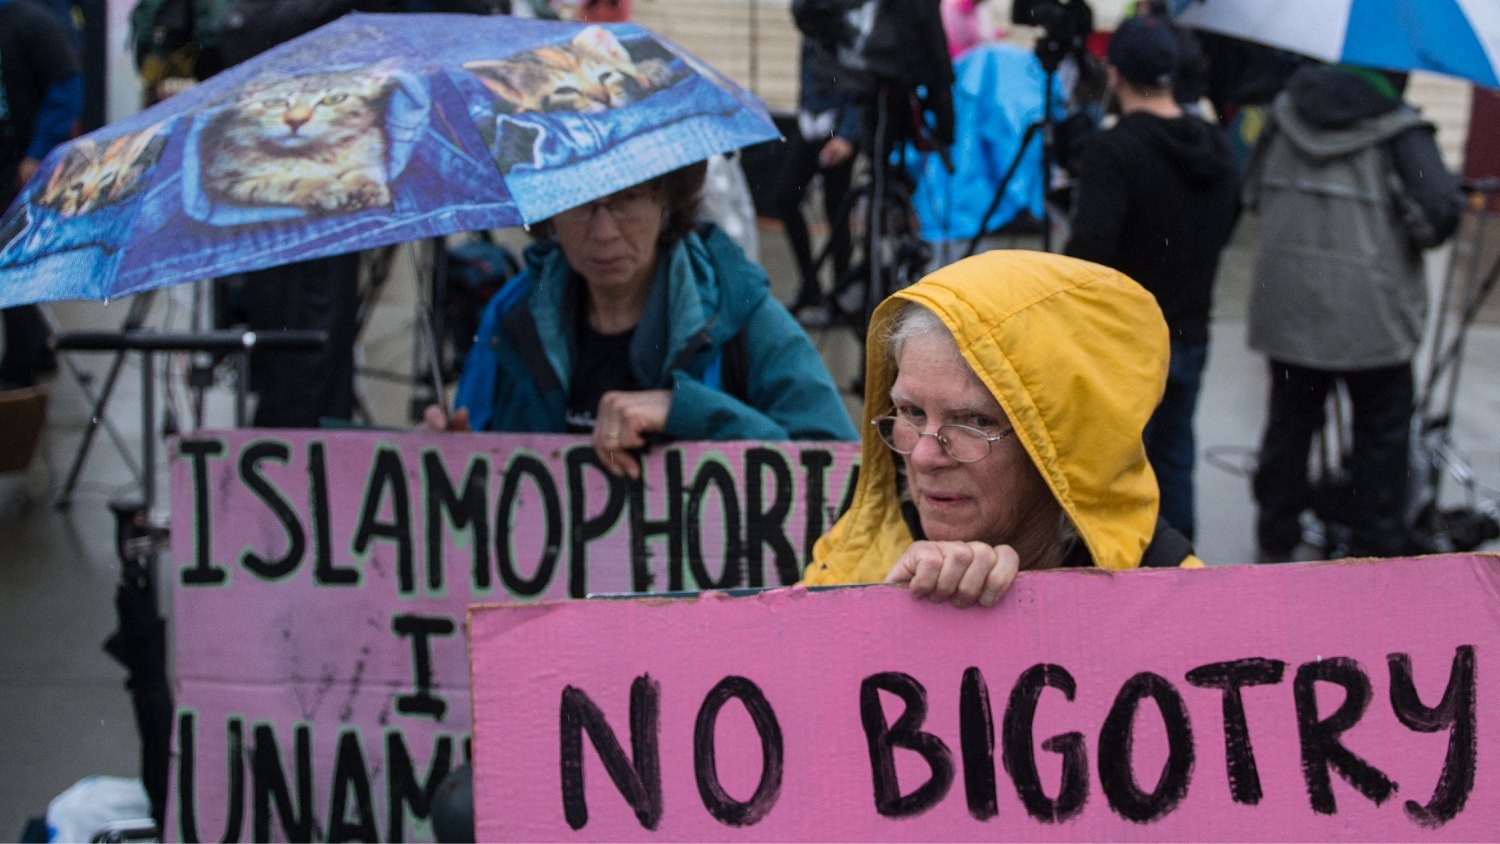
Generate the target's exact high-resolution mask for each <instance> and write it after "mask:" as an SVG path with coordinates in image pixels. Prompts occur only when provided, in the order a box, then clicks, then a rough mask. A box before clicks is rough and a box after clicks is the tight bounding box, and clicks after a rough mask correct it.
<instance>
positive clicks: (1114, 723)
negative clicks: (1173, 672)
mask: <svg viewBox="0 0 1500 844" xmlns="http://www.w3.org/2000/svg"><path fill="white" fill-rule="evenodd" d="M1148 697H1149V698H1151V699H1152V700H1154V701H1156V708H1157V710H1158V711H1159V712H1160V713H1161V720H1162V725H1163V726H1164V727H1165V728H1166V733H1167V761H1166V763H1165V764H1164V765H1162V771H1161V774H1160V775H1159V776H1158V777H1157V780H1156V787H1155V788H1153V789H1152V790H1151V791H1150V792H1145V791H1142V790H1141V789H1140V786H1138V785H1136V781H1135V771H1134V768H1133V765H1132V764H1131V762H1132V759H1131V755H1132V754H1131V749H1132V747H1133V745H1134V743H1135V714H1136V711H1137V710H1138V709H1139V708H1140V702H1141V701H1142V700H1143V699H1145V698H1148ZM1194 756H1195V751H1194V748H1193V727H1192V724H1191V723H1190V722H1189V721H1188V711H1187V704H1185V703H1183V700H1182V695H1180V694H1178V693H1177V689H1176V688H1175V687H1174V686H1173V685H1172V683H1171V682H1170V681H1169V680H1167V678H1165V677H1163V676H1161V675H1160V674H1152V673H1151V672H1149V671H1143V672H1141V673H1139V674H1137V675H1135V676H1134V677H1131V678H1130V679H1129V680H1126V681H1125V685H1123V686H1121V687H1120V693H1119V694H1117V695H1115V702H1114V705H1113V706H1111V707H1110V708H1109V714H1108V715H1107V716H1105V718H1104V726H1103V728H1101V729H1100V731H1099V787H1100V788H1102V789H1103V790H1104V796H1105V797H1106V798H1108V799H1109V807H1110V808H1111V809H1114V810H1115V813H1116V814H1118V815H1119V816H1120V817H1122V818H1125V819H1127V820H1131V821H1135V822H1136V823H1141V824H1144V823H1151V822H1152V821H1155V820H1159V819H1161V818H1163V817H1166V816H1167V815H1168V814H1170V813H1171V812H1172V810H1173V809H1176V808H1177V804H1178V803H1181V802H1182V798H1183V797H1185V796H1187V790H1188V785H1189V784H1191V782H1192V779H1193V762H1194Z"/></svg>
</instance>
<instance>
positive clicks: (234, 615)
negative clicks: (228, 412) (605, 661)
mask: <svg viewBox="0 0 1500 844" xmlns="http://www.w3.org/2000/svg"><path fill="white" fill-rule="evenodd" d="M173 457H174V464H173V467H172V493H173V498H172V505H173V516H174V519H173V529H172V557H173V566H174V568H173V571H172V574H171V589H172V601H173V612H172V616H173V618H172V653H173V669H172V670H173V677H174V683H175V688H174V692H175V696H176V705H177V718H176V722H175V729H174V741H175V744H174V759H173V764H172V778H173V783H172V790H171V794H170V799H169V807H168V812H169V815H170V819H169V823H168V825H167V826H168V828H167V832H168V834H169V835H171V836H172V837H174V838H177V839H179V840H199V839H212V840H236V839H238V840H256V841H264V840H270V839H290V840H304V841H305V840H320V839H327V840H339V839H344V838H363V839H366V840H370V839H372V838H379V839H384V840H413V839H420V838H424V837H427V836H429V835H430V828H429V826H428V822H427V816H428V812H429V808H430V803H431V798H432V795H433V793H434V790H435V789H436V787H437V784H438V782H439V781H440V780H441V779H442V777H443V775H444V774H446V773H447V772H448V771H449V770H450V769H451V768H452V767H453V766H455V765H457V764H459V763H461V762H462V761H464V759H465V758H466V743H467V740H468V733H469V728H470V723H471V721H470V714H469V693H468V685H469V666H468V659H467V652H466V648H465V640H464V631H463V626H462V625H463V621H464V616H465V612H466V611H467V608H468V606H469V604H471V603H475V602H480V601H485V602H493V601H531V600H536V599H539V598H554V599H559V598H568V597H583V596H584V595H585V594H588V593H595V592H631V593H634V592H648V591H649V592H659V591H665V590H683V589H686V590H691V589H699V588H704V587H709V586H714V587H738V586H774V585H781V584H788V583H794V582H796V580H797V579H798V578H799V576H800V573H801V561H802V560H803V559H806V556H807V549H808V547H809V545H810V543H811V542H812V541H813V540H814V539H816V538H817V536H818V535H819V534H821V533H822V532H823V530H825V529H826V527H827V526H828V525H829V524H831V523H832V521H833V519H834V518H835V517H836V515H837V513H838V512H840V511H841V509H842V507H843V506H844V502H845V501H846V500H847V497H848V495H849V494H850V491H851V490H852V488H853V482H854V477H855V465H856V463H857V461H858V445H857V444H853V443H712V444H691V445H689V444H682V445H674V446H667V447H661V448H658V449H656V450H654V451H652V452H651V453H650V454H649V455H648V457H647V459H646V462H645V477H644V482H643V483H634V484H630V483H625V482H622V481H614V480H611V479H610V478H609V477H608V476H607V475H606V474H605V472H604V471H603V470H602V469H601V468H600V466H599V464H598V461H597V459H596V458H595V456H594V452H593V449H592V448H591V447H590V446H589V445H588V441H587V440H585V439H581V438H578V437H566V436H542V435H524V436H523V435H494V434H475V435H461V434H436V435H435V434H425V433H418V432H412V433H389V432H370V431H328V432H317V431H255V430H249V431H246V430H242V431H229V432H208V433H202V434H197V435H194V436H191V437H184V438H182V439H180V440H178V441H177V443H176V446H175V448H174V450H173Z"/></svg>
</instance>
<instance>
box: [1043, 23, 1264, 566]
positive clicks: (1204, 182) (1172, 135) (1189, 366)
mask: <svg viewBox="0 0 1500 844" xmlns="http://www.w3.org/2000/svg"><path fill="white" fill-rule="evenodd" d="M1108 57H1109V69H1108V73H1109V81H1110V86H1111V88H1112V89H1113V90H1114V92H1115V96H1116V98H1117V99H1118V101H1119V105H1120V112H1121V116H1120V120H1119V122H1118V123H1116V124H1115V125H1114V126H1113V127H1111V128H1110V129H1108V130H1106V131H1104V132H1100V133H1098V134H1097V135H1095V136H1094V137H1093V138H1092V139H1090V142H1089V145H1088V146H1087V147H1086V148H1085V149H1084V152H1083V155H1082V158H1081V162H1080V165H1079V169H1078V175H1077V192H1076V199H1075V201H1074V206H1073V219H1072V235H1071V237H1070V239H1069V240H1068V244H1067V247H1066V249H1065V251H1066V252H1067V254H1069V255H1072V256H1074V257H1076V258H1083V259H1085V260H1089V261H1093V262H1095V263H1098V264H1104V265H1105V266H1109V267H1113V268H1114V269H1117V270H1119V271H1121V272H1123V273H1125V274H1126V275H1128V276H1130V277H1131V278H1133V279H1135V280H1136V281H1137V282H1139V283H1140V284H1141V285H1142V286H1143V287H1145V288H1146V289H1147V290H1149V291H1151V293H1152V294H1153V295H1155V296H1156V301H1157V303H1158V304H1159V305H1160V306H1161V309H1162V313H1163V315H1164V316H1165V317H1166V320H1167V327H1168V329H1169V330H1170V332H1171V339H1172V351H1171V354H1172V358H1171V367H1170V371H1169V373H1168V376H1167V390H1166V395H1165V396H1164V397H1163V398H1162V402H1161V405H1160V406H1159V407H1158V408H1157V410H1156V413H1155V414H1154V415H1153V416H1152V417H1151V422H1150V424H1149V425H1147V427H1146V434H1145V438H1146V454H1147V457H1148V458H1149V459H1150V461H1151V467H1152V469H1153V470H1155V472H1156V476H1157V482H1158V483H1159V484H1160V486H1161V514H1162V516H1163V517H1164V518H1165V519H1166V520H1167V522H1168V523H1169V524H1171V525H1172V526H1173V527H1175V528H1177V530H1178V531H1180V532H1181V533H1182V534H1184V535H1185V536H1187V537H1188V538H1189V539H1191V538H1192V537H1193V535H1194V532H1195V528H1196V519H1195V515H1194V505H1193V500H1194V494H1193V466H1194V462H1195V460H1194V458H1195V454H1196V444H1195V438H1194V434H1193V413H1194V411H1195V410H1196V408H1197V404H1198V391H1199V387H1200V386H1201V384H1202V375H1203V367H1204V365H1205V363H1206V361H1207V356H1208V316H1209V309H1210V307H1211V305H1212V303H1213V284H1214V277H1215V275H1216V274H1217V272H1218V268H1219V255H1220V253H1221V251H1222V250H1223V248H1224V245H1225V244H1226V243H1228V241H1229V236H1230V234H1231V232H1232V231H1233V229H1234V223H1235V219H1236V217H1237V214H1238V208H1239V201H1238V190H1239V184H1238V178H1237V176H1236V174H1235V165H1234V159H1233V156H1232V154H1231V153H1230V150H1229V146H1228V144H1227V143H1226V142H1225V140H1224V138H1223V136H1222V135H1221V133H1220V132H1219V131H1218V130H1217V129H1216V128H1214V127H1213V126H1211V125H1209V124H1208V123H1206V122H1204V121H1203V120H1200V119H1199V118H1197V117H1192V116H1190V115H1187V114H1185V113H1184V112H1183V110H1182V107H1181V105H1180V104H1178V102H1177V101H1176V99H1175V98H1174V97H1173V94H1172V79H1173V74H1174V73H1175V72H1176V69H1177V64H1178V58H1179V55H1178V46H1177V42H1176V39H1175V38H1174V37H1173V35H1172V33H1171V31H1170V29H1169V28H1168V27H1167V26H1166V24H1165V22H1164V21H1163V20H1162V19H1160V18H1155V17H1136V18H1130V19H1127V20H1126V21H1125V22H1124V23H1122V24H1121V25H1120V27H1119V29H1118V30H1116V32H1115V34H1114V36H1113V37H1112V38H1111V39H1110V45H1109V53H1108Z"/></svg>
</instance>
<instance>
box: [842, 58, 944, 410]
mask: <svg viewBox="0 0 1500 844" xmlns="http://www.w3.org/2000/svg"><path fill="white" fill-rule="evenodd" d="M872 100H873V103H872V108H871V109H870V110H869V112H870V113H869V117H871V118H873V126H871V127H870V131H869V132H868V133H867V135H868V138H869V154H868V158H867V165H868V166H867V168H866V171H865V172H864V173H863V174H862V175H861V176H860V177H859V178H857V179H856V180H855V182H854V184H852V185H851V186H850V188H849V191H848V192H847V193H846V194H845V196H844V199H843V202H841V203H840V204H839V207H838V208H837V209H834V210H833V211H832V213H830V214H829V220H828V222H829V225H830V226H833V227H839V228H841V229H842V232H843V233H845V234H848V235H850V236H849V238H848V241H849V242H851V243H854V242H855V240H854V235H858V237H859V240H858V242H857V246H855V250H854V253H855V254H854V256H853V260H851V261H850V262H849V268H848V269H847V270H845V271H844V273H843V274H842V275H841V276H840V277H839V278H837V279H835V280H834V285H833V288H832V289H831V290H829V291H827V292H826V293H825V294H824V295H823V301H822V305H823V307H824V308H825V309H826V311H827V314H828V325H830V326H840V327H843V328H847V329H848V330H849V331H851V332H852V333H853V334H854V336H855V339H856V340H857V341H858V342H859V343H860V345H861V348H863V344H864V341H865V333H866V331H867V330H868V328H869V325H870V317H871V316H872V315H873V314H874V312H875V306H876V305H879V304H880V302H881V301H882V300H884V299H885V298H886V297H887V296H889V295H890V294H891V293H893V292H895V291H896V290H899V289H901V288H903V287H906V286H907V285H909V284H911V283H912V282H913V281H916V280H917V278H918V277H919V276H920V275H921V274H922V273H923V272H924V271H925V270H926V267H927V263H928V261H929V260H930V259H931V257H932V248H931V246H930V245H929V244H928V243H927V242H926V241H924V240H923V239H922V237H921V233H920V231H919V228H918V224H917V217H916V210H915V209H914V208H913V207H912V204H911V192H912V186H911V184H910V182H909V181H908V180H907V179H906V177H905V176H904V175H902V174H901V172H900V169H901V168H900V164H899V162H893V161H892V156H893V155H895V154H896V153H897V152H898V151H900V150H901V149H902V139H899V138H897V137H896V136H895V134H894V133H893V131H892V120H893V114H892V110H893V109H895V108H902V107H905V105H906V103H905V102H904V96H903V91H902V90H900V89H898V88H896V87H894V86H890V85H881V86H879V88H878V89H877V91H876V92H875V94H874V95H873V97H872ZM840 239H841V238H839V237H830V238H828V241H827V242H826V243H825V244H824V245H823V247H822V249H820V250H819V251H818V254H817V257H816V258H815V259H814V261H813V272H814V274H816V273H818V272H819V271H820V270H821V268H822V266H823V264H824V263H825V262H827V261H828V260H829V259H830V258H831V257H832V251H833V244H835V243H837V242H839V241H840ZM861 361H863V358H862V357H861ZM860 380H861V381H862V380H863V378H862V377H861V379H860Z"/></svg>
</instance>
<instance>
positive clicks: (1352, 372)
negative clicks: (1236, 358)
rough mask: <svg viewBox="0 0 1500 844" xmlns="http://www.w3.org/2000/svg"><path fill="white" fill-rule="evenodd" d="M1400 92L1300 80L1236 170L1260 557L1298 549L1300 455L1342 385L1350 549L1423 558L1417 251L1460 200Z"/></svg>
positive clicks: (1312, 72) (1422, 308) (1306, 491)
mask: <svg viewBox="0 0 1500 844" xmlns="http://www.w3.org/2000/svg"><path fill="white" fill-rule="evenodd" d="M1404 82H1405V79H1404V77H1401V76H1399V75H1396V74H1391V73H1387V72H1382V71H1375V70H1371V69H1367V68H1355V67H1347V66H1315V67H1307V68H1304V69H1302V70H1299V71H1298V72H1297V73H1296V74H1294V75H1293V76H1292V77H1291V79H1289V80H1288V83H1287V87H1286V89H1285V90H1284V91H1283V92H1282V93H1281V94H1280V95H1279V96H1278V97H1277V98H1276V100H1275V102H1274V103H1273V104H1272V122H1271V123H1270V124H1269V126H1268V129H1267V131H1266V133H1265V134H1264V135H1263V136H1262V138H1261V140H1260V142H1259V143H1258V144H1257V146H1256V149H1255V151H1254V153H1253V154H1252V156H1251V159H1250V163H1249V165H1248V167H1247V172H1246V177H1245V184H1244V194H1243V198H1244V200H1245V205H1246V208H1247V209H1248V210H1250V211H1252V212H1254V213H1256V214H1258V216H1259V219H1260V237H1259V243H1258V246H1257V249H1256V255H1255V264H1254V276H1253V285H1252V288H1251V294H1250V315H1249V326H1248V332H1249V343H1250V346H1251V347H1252V348H1254V349H1255V350H1257V351H1260V352H1263V353H1264V354H1265V355H1266V356H1267V357H1268V358H1269V360H1270V374H1271V387H1270V408H1269V413H1268V418H1267V420H1266V427H1265V431H1264V434H1263V436H1262V439H1261V448H1260V460H1259V467H1258V468H1257V470H1256V473H1255V478H1254V491H1255V500H1256V503H1257V505H1258V508H1259V509H1258V513H1257V518H1256V534H1257V535H1256V539H1257V541H1258V544H1259V553H1258V558H1259V559H1260V560H1261V561H1267V562H1270V561H1277V560H1287V559H1290V558H1291V557H1292V555H1293V554H1294V551H1295V549H1296V546H1297V545H1298V543H1299V541H1300V539H1301V535H1302V526H1301V522H1300V516H1301V514H1302V512H1303V511H1304V510H1306V509H1307V508H1308V507H1309V506H1311V505H1312V503H1313V489H1312V484H1311V482H1310V481H1309V478H1308V452H1309V450H1310V446H1311V441H1312V437H1313V435H1314V433H1315V432H1317V431H1319V430H1321V429H1322V427H1323V423H1324V404H1325V401H1326V399H1327V394H1328V391H1329V389H1330V388H1332V387H1333V386H1334V385H1335V384H1336V383H1338V382H1342V383H1343V384H1344V386H1345V387H1346V389H1347V391H1348V394H1349V398H1350V404H1351V406H1352V413H1351V417H1352V418H1351V423H1352V430H1353V444H1352V451H1351V455H1350V460H1349V465H1348V466H1347V469H1348V478H1349V482H1350V486H1349V490H1348V492H1349V495H1350V497H1349V499H1348V500H1346V501H1344V502H1343V504H1344V505H1345V506H1346V507H1347V513H1348V516H1347V522H1348V527H1349V529H1350V537H1349V549H1348V550H1349V553H1350V554H1351V555H1356V556H1395V555H1399V554H1404V553H1410V552H1412V551H1415V550H1419V549H1415V548H1413V547H1412V542H1411V539H1410V534H1409V531H1408V529H1407V526H1406V524H1405V505H1406V498H1407V480H1406V476H1407V464H1408V459H1409V457H1408V452H1409V449H1410V427H1411V417H1412V414H1413V412H1414V393H1415V388H1414V384H1413V378H1412V368H1411V362H1412V358H1413V356H1414V355H1415V353H1416V349H1417V345H1418V343H1419V342H1420V341H1421V337H1422V328H1423V325H1424V321H1425V318H1426V308H1427V288H1426V281H1425V273H1424V268H1423V254H1422V253H1423V251H1424V250H1425V249H1429V248H1431V247H1433V246H1436V245H1438V244H1440V243H1442V242H1443V241H1444V240H1446V239H1447V238H1448V236H1449V235H1451V234H1452V233H1453V231H1454V229H1455V228H1457V225H1458V218H1459V214H1460V211H1461V210H1462V198H1461V195H1460V193H1459V190H1458V182H1457V179H1456V177H1455V176H1454V175H1453V174H1452V173H1450V172H1449V171H1448V170H1447V169H1446V168H1445V167H1444V165H1443V162H1442V159H1441V157H1440V155H1439V152H1438V148H1437V143H1436V140H1435V132H1436V130H1435V128H1434V127H1433V125H1432V124H1431V123H1428V122H1427V121H1425V120H1423V119H1422V117H1421V115H1419V114H1418V113H1417V111H1416V110H1415V109H1413V108H1412V107H1411V106H1409V105H1407V104H1406V103H1405V102H1403V101H1402V99H1401V87H1402V85H1403V84H1404ZM1324 550H1327V549H1324Z"/></svg>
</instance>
